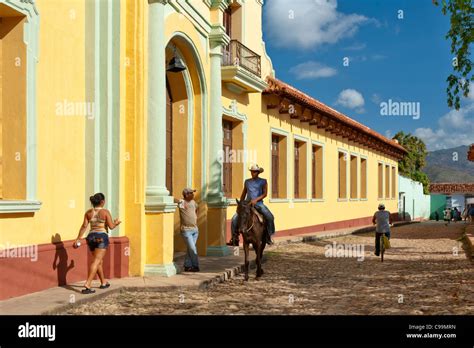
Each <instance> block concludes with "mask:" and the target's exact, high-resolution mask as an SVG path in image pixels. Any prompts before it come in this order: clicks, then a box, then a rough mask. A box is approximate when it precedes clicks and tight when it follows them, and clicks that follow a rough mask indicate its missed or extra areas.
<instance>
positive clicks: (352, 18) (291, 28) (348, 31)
mask: <svg viewBox="0 0 474 348" xmlns="http://www.w3.org/2000/svg"><path fill="white" fill-rule="evenodd" d="M264 16H265V19H266V21H265V23H266V28H265V30H266V33H268V37H269V38H270V39H271V40H272V41H273V44H274V45H276V46H280V47H288V48H303V49H311V48H315V47H318V46H320V45H322V44H333V43H336V42H338V41H339V40H341V39H343V38H347V37H352V36H353V35H354V34H355V33H356V32H357V30H358V29H359V27H360V26H361V25H362V24H366V23H369V22H374V20H371V19H369V18H367V17H365V16H362V15H358V14H344V13H341V12H338V11H337V0H298V1H288V0H271V1H268V2H266V5H265V11H264ZM375 22H376V21H375Z"/></svg>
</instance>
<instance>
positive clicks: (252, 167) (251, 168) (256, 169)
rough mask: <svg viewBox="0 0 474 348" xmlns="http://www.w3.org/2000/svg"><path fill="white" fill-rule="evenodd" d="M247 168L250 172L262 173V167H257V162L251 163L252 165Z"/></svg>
mask: <svg viewBox="0 0 474 348" xmlns="http://www.w3.org/2000/svg"><path fill="white" fill-rule="evenodd" d="M249 170H250V171H251V172H259V173H263V168H262V167H259V165H258V164H254V165H252V166H251V167H250V168H249Z"/></svg>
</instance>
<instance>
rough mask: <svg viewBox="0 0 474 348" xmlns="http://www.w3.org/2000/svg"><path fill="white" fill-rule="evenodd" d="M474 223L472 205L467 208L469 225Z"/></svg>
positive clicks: (473, 206) (473, 207)
mask: <svg viewBox="0 0 474 348" xmlns="http://www.w3.org/2000/svg"><path fill="white" fill-rule="evenodd" d="M472 223H474V205H471V207H470V208H469V224H472Z"/></svg>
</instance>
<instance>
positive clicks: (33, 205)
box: [0, 200, 42, 214]
mask: <svg viewBox="0 0 474 348" xmlns="http://www.w3.org/2000/svg"><path fill="white" fill-rule="evenodd" d="M41 204H42V203H41V202H39V201H7V200H0V214H11V213H35V212H37V211H39V210H40V209H41Z"/></svg>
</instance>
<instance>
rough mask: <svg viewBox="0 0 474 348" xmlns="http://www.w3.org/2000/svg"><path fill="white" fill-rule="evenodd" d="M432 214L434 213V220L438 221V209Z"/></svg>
mask: <svg viewBox="0 0 474 348" xmlns="http://www.w3.org/2000/svg"><path fill="white" fill-rule="evenodd" d="M434 215H435V220H436V221H439V213H438V211H435V214H434Z"/></svg>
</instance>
